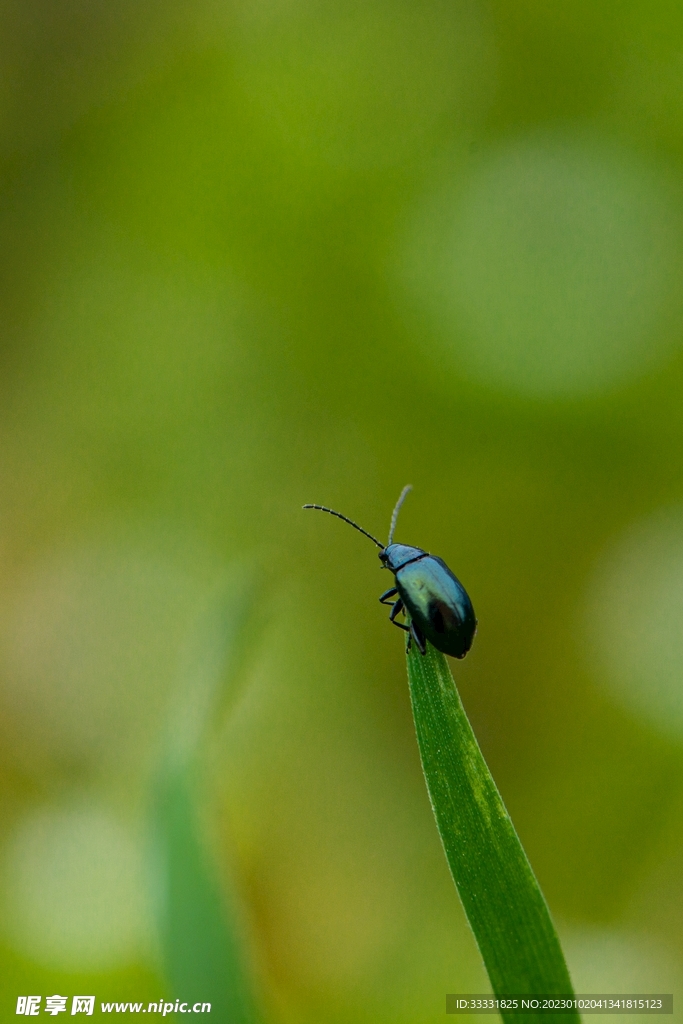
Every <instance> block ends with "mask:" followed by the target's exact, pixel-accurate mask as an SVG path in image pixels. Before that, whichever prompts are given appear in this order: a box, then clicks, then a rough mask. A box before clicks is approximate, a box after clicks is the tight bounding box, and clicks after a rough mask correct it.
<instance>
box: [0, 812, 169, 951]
mask: <svg viewBox="0 0 683 1024" xmlns="http://www.w3.org/2000/svg"><path fill="white" fill-rule="evenodd" d="M3 868H4V872H3V874H4V877H3V883H4V885H3V887H4V890H5V892H4V905H5V914H4V915H3V916H4V919H5V932H6V937H7V938H8V939H9V941H10V942H11V943H12V945H13V946H14V947H15V948H16V949H18V950H19V951H20V952H22V953H24V954H25V955H27V956H28V957H30V958H31V959H32V960H35V961H37V962H38V963H41V964H44V965H46V966H49V967H54V968H58V969H62V970H72V971H73V970H105V969H111V968H114V967H119V966H121V965H122V964H126V963H130V962H133V961H134V960H135V959H137V958H139V956H140V952H141V950H142V949H144V945H145V942H146V941H147V940H148V938H149V932H148V929H149V920H148V918H147V914H146V911H147V902H146V899H145V887H144V859H143V856H142V851H141V849H140V846H139V844H138V843H137V842H136V840H135V838H134V836H133V835H131V834H130V833H129V831H128V830H127V829H126V828H124V826H123V825H122V824H121V823H120V822H118V821H117V820H116V818H115V817H114V816H113V815H111V814H110V813H109V812H108V811H107V810H106V809H104V808H101V807H98V806H95V805H89V804H83V805H82V806H77V805H75V806H70V807H47V808H42V809H39V810H37V811H34V812H32V813H30V814H28V815H27V816H26V817H25V818H24V820H23V821H21V822H20V823H19V825H18V827H17V828H16V829H15V831H14V832H13V834H12V836H11V838H10V842H9V844H8V846H7V848H6V849H5V851H4V864H3Z"/></svg>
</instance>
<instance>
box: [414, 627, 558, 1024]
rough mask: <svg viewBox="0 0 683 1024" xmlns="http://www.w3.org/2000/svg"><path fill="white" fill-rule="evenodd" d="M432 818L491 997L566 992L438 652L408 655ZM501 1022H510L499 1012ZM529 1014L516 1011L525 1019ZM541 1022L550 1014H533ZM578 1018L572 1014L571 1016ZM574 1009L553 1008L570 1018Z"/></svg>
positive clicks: (530, 886)
mask: <svg viewBox="0 0 683 1024" xmlns="http://www.w3.org/2000/svg"><path fill="white" fill-rule="evenodd" d="M407 660H408V679H409V683H410V694H411V700H412V705H413V715H414V718H415V728H416V730H417V740H418V745H419V748H420V757H421V759H422V767H423V770H424V774H425V779H426V781H427V789H428V790H429V796H430V799H431V803H432V808H433V810H434V816H435V818H436V824H437V827H438V830H439V834H440V835H441V839H442V842H443V845H444V849H445V852H446V857H447V859H448V863H449V865H450V869H451V873H452V875H453V879H454V881H455V884H456V887H457V889H458V893H459V894H460V899H461V900H462V904H463V907H464V908H465V913H466V914H467V918H468V920H469V923H470V925H471V927H472V931H473V932H474V936H475V939H476V941H477V944H478V946H479V950H480V952H481V955H482V958H483V960H484V965H485V967H486V970H487V972H488V975H489V978H490V981H491V986H492V988H493V991H494V993H495V994H496V995H506V994H513V993H519V994H522V993H537V994H551V993H552V994H561V995H570V994H572V993H573V989H572V984H571V981H570V978H569V972H568V970H567V965H566V963H565V960H564V956H563V954H562V949H561V947H560V943H559V940H558V937H557V933H556V932H555V928H554V926H553V923H552V920H551V918H550V913H549V911H548V907H547V904H546V902H545V899H544V897H543V893H542V892H541V889H540V887H539V885H538V882H537V881H536V878H535V876H534V873H533V871H532V870H531V865H530V864H529V861H528V860H527V856H526V854H525V852H524V849H523V848H522V844H521V843H520V841H519V838H518V836H517V833H516V832H515V829H514V826H513V824H512V821H511V820H510V816H509V815H508V813H507V811H506V809H505V805H504V804H503V801H502V799H501V796H500V793H499V792H498V790H497V788H496V784H495V782H494V781H493V778H492V776H491V773H490V771H489V769H488V766H487V764H486V762H485V760H484V758H483V755H482V753H481V750H480V749H479V744H478V743H477V741H476V738H475V736H474V733H473V732H472V727H471V726H470V723H469V721H468V719H467V715H466V714H465V710H464V708H463V706H462V702H461V700H460V696H459V694H458V691H457V689H456V687H455V683H454V681H453V676H452V675H451V672H450V669H449V667H448V663H447V662H446V659H445V657H444V655H443V654H441V653H440V652H439V651H436V650H435V649H434V648H433V647H432V646H431V645H429V644H428V646H427V653H426V655H425V656H424V657H423V656H422V655H421V654H420V653H419V652H418V651H417V650H416V649H415V646H414V645H413V648H412V650H411V651H409V652H408V655H407ZM502 1015H503V1017H504V1018H505V1019H510V1020H515V1019H519V1018H518V1017H516V1015H515V1014H510V1015H508V1014H505V1013H503V1014H502ZM532 1016H537V1015H536V1014H531V1013H530V1014H529V1015H528V1016H525V1019H526V1020H529V1019H530V1018H531V1017H532ZM538 1017H539V1020H541V1019H542V1020H543V1021H545V1022H546V1024H550V1021H551V1020H554V1019H555V1017H556V1015H554V1014H553V1015H550V1014H544V1015H542V1016H541V1015H538ZM576 1017H578V1014H576ZM573 1019H576V1018H575V1017H574V1015H573V1014H562V1015H557V1020H563V1021H565V1024H566V1022H567V1021H571V1020H573Z"/></svg>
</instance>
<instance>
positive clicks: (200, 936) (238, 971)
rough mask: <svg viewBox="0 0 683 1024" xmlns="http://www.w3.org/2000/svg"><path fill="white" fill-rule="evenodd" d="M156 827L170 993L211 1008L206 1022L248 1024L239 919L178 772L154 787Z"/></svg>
mask: <svg viewBox="0 0 683 1024" xmlns="http://www.w3.org/2000/svg"><path fill="white" fill-rule="evenodd" d="M157 828H158V836H159V841H160V846H161V851H162V856H163V859H164V864H163V869H164V870H163V876H162V877H163V882H164V888H165V893H164V896H165V899H164V900H163V904H162V913H161V920H160V924H161V927H160V936H161V946H162V957H163V962H164V969H165V975H166V979H167V982H168V985H169V988H170V994H171V995H172V996H173V998H174V999H175V998H178V997H179V998H181V999H183V1000H185V1001H187V1002H188V1003H196V1002H200V1003H204V1002H208V1003H211V1016H212V1020H213V1019H215V1020H218V1021H219V1022H221V1024H254V1022H255V1021H256V1020H257V1019H258V1018H257V1014H256V1010H255V1007H254V1003H253V1000H252V995H251V988H250V982H249V979H248V975H247V972H246V969H245V963H244V954H243V950H242V945H243V939H242V934H241V932H242V930H241V928H240V924H239V915H238V914H237V912H236V906H235V903H234V900H231V899H229V897H228V896H227V895H226V893H225V886H224V885H220V884H219V880H218V877H217V872H216V871H215V868H214V866H213V865H212V863H211V860H210V858H209V856H208V854H207V852H206V850H205V848H204V844H203V843H202V838H201V831H200V829H199V826H198V821H197V813H196V802H195V800H193V794H192V788H191V785H190V783H189V780H188V777H187V776H186V775H185V774H184V773H177V774H175V775H173V776H169V777H168V778H167V779H166V780H165V784H164V785H163V786H162V787H160V789H159V792H158V799H157Z"/></svg>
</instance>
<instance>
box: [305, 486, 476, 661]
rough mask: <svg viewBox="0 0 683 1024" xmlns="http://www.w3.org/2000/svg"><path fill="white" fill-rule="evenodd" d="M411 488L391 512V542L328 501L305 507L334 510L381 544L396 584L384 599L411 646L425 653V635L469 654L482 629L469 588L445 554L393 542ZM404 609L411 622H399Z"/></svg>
mask: <svg viewBox="0 0 683 1024" xmlns="http://www.w3.org/2000/svg"><path fill="white" fill-rule="evenodd" d="M411 490H412V487H411V485H410V484H408V485H407V486H406V487H404V488H403V490H402V491H401V494H400V495H399V499H398V501H397V502H396V507H395V508H394V511H393V513H392V516H391V525H390V527H389V540H388V541H387V543H386V544H380V542H379V541H378V540H377V538H376V537H373V536H372V534H371V533H368V532H367V530H364V529H363V527H362V526H359V525H358V523H354V522H353V520H352V519H347V517H346V516H343V515H342V514H341V512H335V511H334V509H332V508H326V507H325V505H304V506H303V507H304V508H315V509H318V511H320V512H329V514H330V515H331V516H336V517H337V518H338V519H343V520H344V522H345V523H348V524H349V526H353V528H354V529H355V530H358V531H359V532H360V533H363V534H365V536H366V537H369V538H370V540H371V541H372V542H373V543H374V544H376V545H377V547H378V548H379V549H380V552H379V560H380V562H381V563H382V568H383V569H389V571H390V572H392V573H393V574H394V579H395V581H396V586H395V587H390V588H389V590H387V591H385V592H384V593H383V594H382V596H381V597H380V599H379V600H380V604H386V605H391V612H390V614H389V621H390V622H393V624H394V625H395V626H398V627H399V629H404V630H405V631H406V633H408V634H409V639H408V649H410V645H411V642H412V641H414V642H415V646H416V647H417V649H418V651H419V652H420V654H425V653H426V651H427V644H426V640H429V642H430V643H431V644H432V645H433V646H434V647H436V649H437V651H442V652H443V653H444V654H450V655H451V656H452V657H454V658H464V657H465V655H466V654H467V652H468V651H469V649H470V647H471V646H472V641H473V639H474V634H475V633H476V631H477V620H476V618H475V615H474V608H473V607H472V602H471V601H470V599H469V595H468V593H467V591H466V590H465V588H464V587H463V585H462V583H461V582H460V580H459V579H458V578H457V577H456V576H455V575H454V574H453V573H452V572H451V570H450V569H449V568H448V566H447V565H446V563H445V562H444V561H443V559H442V558H439V557H438V556H437V555H431V554H430V553H429V552H428V551H423V550H422V548H414V547H411V546H410V545H409V544H394V531H395V529H396V521H397V519H398V513H399V511H400V509H401V505H402V504H403V502H404V501H405V499H406V496H407V495H408V493H409V492H410V491H411ZM401 612H403V614H404V615H406V616H407V618H408V620H409V621H408V624H407V625H406V624H404V623H403V622H397V621H396V617H397V616H398V615H400V613H401Z"/></svg>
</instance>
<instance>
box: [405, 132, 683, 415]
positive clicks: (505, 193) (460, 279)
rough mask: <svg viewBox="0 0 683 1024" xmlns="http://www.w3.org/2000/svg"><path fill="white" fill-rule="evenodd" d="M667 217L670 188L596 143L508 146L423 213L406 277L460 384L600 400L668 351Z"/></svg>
mask: <svg viewBox="0 0 683 1024" xmlns="http://www.w3.org/2000/svg"><path fill="white" fill-rule="evenodd" d="M674 206H675V204H673V202H672V200H671V197H670V190H669V187H668V183H667V180H666V176H664V175H660V174H658V173H657V172H656V171H655V169H654V168H652V167H651V166H650V165H648V164H646V163H644V162H643V161H641V160H640V159H639V158H636V157H635V156H634V155H633V154H631V153H630V152H628V151H624V150H622V149H620V148H619V147H617V146H613V145H610V144H608V143H606V142H605V141H604V140H602V139H600V140H598V139H594V138H591V137H588V136H585V135H576V136H573V135H570V134H567V133H565V134H554V135H533V136H531V137H526V138H518V139H516V140H514V141H512V142H508V143H506V144H504V145H501V146H500V147H498V148H496V149H494V150H492V151H491V152H489V153H488V155H487V156H486V157H485V158H484V159H482V160H481V161H480V162H479V163H478V164H477V165H476V166H475V167H474V168H473V169H472V171H471V172H470V174H469V176H468V177H467V178H466V180H465V181H464V183H463V182H462V181H461V180H457V181H452V182H451V183H450V184H448V185H447V186H446V187H445V188H440V189H439V190H437V192H436V193H434V194H432V195H431V196H429V197H428V199H427V200H426V201H425V202H424V203H423V204H422V206H421V208H420V210H419V211H418V213H417V215H416V217H415V219H414V221H413V227H412V230H411V232H410V237H409V243H408V252H407V257H406V261H405V264H404V275H405V276H407V283H408V286H409V287H410V289H411V290H412V292H413V293H414V294H415V295H416V296H417V298H418V301H419V302H420V304H421V306H422V308H423V309H426V310H428V312H429V314H430V315H431V317H432V319H433V321H434V323H435V324H436V326H437V333H438V335H439V336H440V337H441V338H442V341H443V353H445V354H446V355H447V356H448V357H450V358H451V359H452V360H454V361H455V362H456V363H457V365H458V366H459V367H460V368H461V369H463V370H464V371H465V372H466V373H468V374H469V375H471V376H472V375H473V376H475V377H477V378H479V379H480V380H483V381H485V382H486V383H488V384H493V385H494V386H503V387H505V388H508V389H510V390H513V391H516V392H518V393H522V394H524V395H529V396H540V397H545V398H553V397H558V396H559V397H563V396H568V397H573V396H581V395H585V394H592V393H599V392H601V391H603V390H605V389H609V388H611V387H613V386H615V385H618V384H620V383H622V382H624V381H627V380H629V379H631V378H633V377H634V376H637V375H638V374H640V373H641V372H643V371H644V370H646V369H648V368H649V367H651V366H653V365H656V363H657V361H658V360H661V359H662V357H665V356H666V355H667V354H668V353H669V351H670V350H671V347H672V344H675V343H676V342H672V340H671V335H672V332H671V331H670V329H669V330H667V322H668V321H669V320H670V318H671V315H672V310H673V309H674V308H675V302H676V299H675V281H676V276H677V268H678V267H679V266H680V251H681V247H680V241H679V232H678V227H677V213H676V210H675V208H674Z"/></svg>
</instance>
